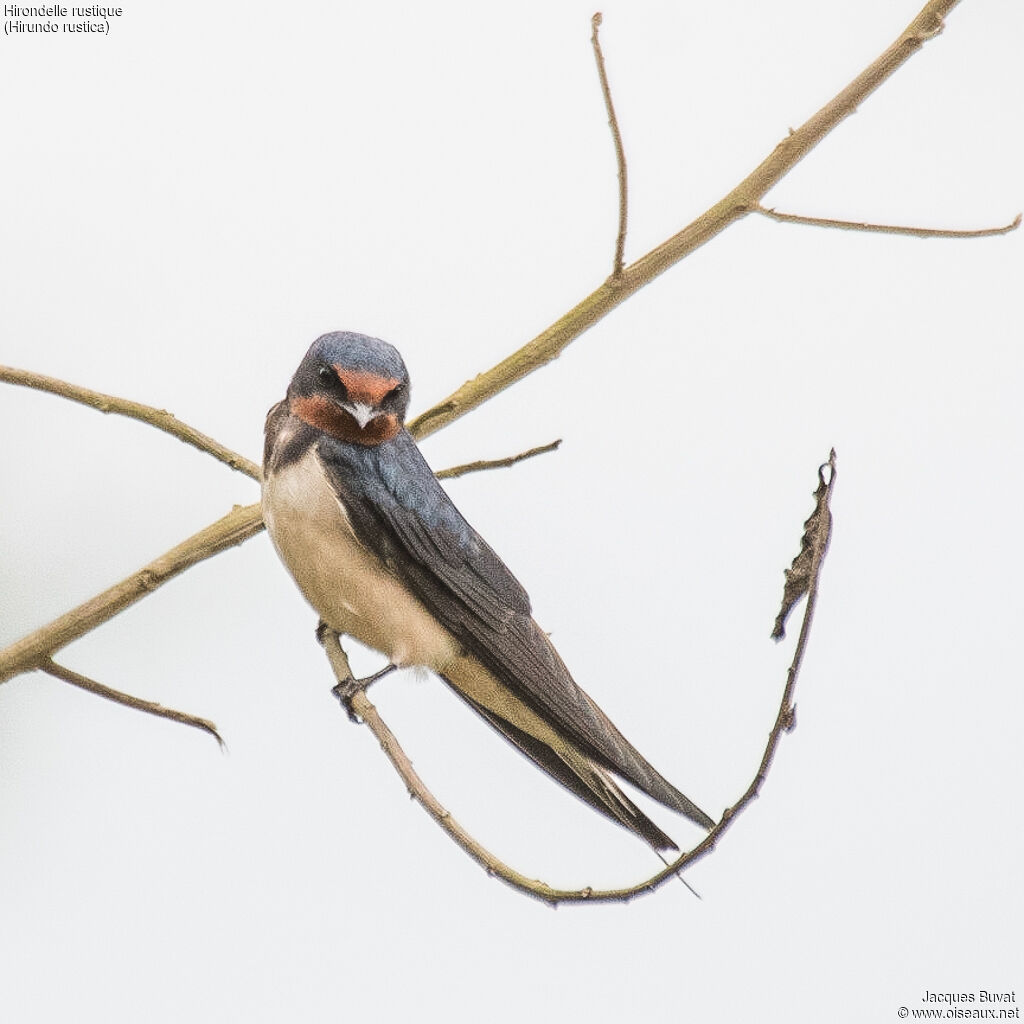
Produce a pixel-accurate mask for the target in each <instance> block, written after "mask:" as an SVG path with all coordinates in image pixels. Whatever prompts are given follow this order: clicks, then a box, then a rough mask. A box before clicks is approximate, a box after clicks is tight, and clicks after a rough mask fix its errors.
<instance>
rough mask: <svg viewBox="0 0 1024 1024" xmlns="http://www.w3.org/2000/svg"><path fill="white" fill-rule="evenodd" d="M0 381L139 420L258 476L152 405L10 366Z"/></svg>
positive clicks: (252, 466)
mask: <svg viewBox="0 0 1024 1024" xmlns="http://www.w3.org/2000/svg"><path fill="white" fill-rule="evenodd" d="M0 381H4V382H6V383H8V384H17V385H20V386H21V387H25V388H34V389H35V390H36V391H48V392H49V393H50V394H51V395H59V396H60V397H61V398H67V399H70V400H71V401H72V402H79V403H80V404H82V405H87V406H89V408H91V409H98V410H99V411H100V412H103V413H116V414H117V415H118V416H127V417H128V418H129V419H133V420H140V421H141V422H143V423H148V424H149V425H150V426H151V427H156V428H157V429H158V430H162V431H164V433H166V434H171V435H172V436H174V437H176V438H178V440H179V441H184V442H185V443H186V444H190V445H192V446H193V447H194V448H198V449H199V450H200V451H202V452H206V453H207V455H212V456H213V457H214V458H215V459H219V460H220V461H221V462H223V463H225V464H226V465H228V466H230V467H231V468H232V469H236V470H238V472H239V473H245V475H246V476H251V477H252V478H253V480H259V479H260V477H261V474H260V467H259V466H257V465H256V463H255V462H253V461H252V460H250V459H247V458H246V457H245V456H244V455H239V454H238V453H237V452H233V451H232V450H231V449H230V448H225V447H224V445H222V444H221V443H220V442H219V441H215V440H214V439H213V438H212V437H208V436H207V435H206V434H204V433H202V432H201V431H199V430H196V429H195V427H190V426H189V425H188V424H187V423H182V421H181V420H179V419H177V418H176V417H175V416H172V415H171V414H170V413H169V412H167V411H165V410H164V409H155V408H154V407H153V406H151V405H143V404H142V403H141V402H133V401H131V400H129V399H127V398H117V397H115V396H114V395H105V394H103V393H102V392H100V391H90V390H89V389H88V388H82V387H79V386H78V385H77V384H69V383H68V382H67V381H63V380H58V379H57V378H56V377H47V376H46V375H45V374H42V373H32V372H31V371H30V370H17V369H15V368H14V367H13V366H0Z"/></svg>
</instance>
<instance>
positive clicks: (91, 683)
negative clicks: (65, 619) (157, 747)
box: [39, 658, 224, 750]
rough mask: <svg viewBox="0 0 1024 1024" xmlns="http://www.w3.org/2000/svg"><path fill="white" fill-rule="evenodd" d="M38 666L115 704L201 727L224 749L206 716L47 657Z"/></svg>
mask: <svg viewBox="0 0 1024 1024" xmlns="http://www.w3.org/2000/svg"><path fill="white" fill-rule="evenodd" d="M39 668H40V669H42V671H43V672H46V673H47V674H48V675H51V676H53V677H54V678H56V679H61V680H63V681H64V682H65V683H70V684H71V685H72V686H77V687H79V688H81V689H83V690H88V691H89V693H95V694H96V695H97V696H100V697H104V698H106V699H107V700H112V701H114V703H116V704H123V705H124V706H125V707H129V708H134V709H135V710H136V711H144V712H145V713H146V714H147V715H156V716H157V717H158V718H169V719H170V720H171V721H172V722H180V723H181V724H182V725H191V726H192V727H193V728H195V729H202V730H203V732H208V733H209V734H210V735H211V736H212V737H213V738H214V739H215V740H216V741H217V742H218V743H219V744H220V747H221V749H222V750H223V749H224V741H223V740H222V739H221V737H220V733H219V732H217V726H215V725H214V724H213V722H211V721H209V720H208V719H206V718H199V717H198V716H196V715H190V714H187V713H186V712H184V711H175V710H174V708H165V707H164V706H163V704H157V703H156V701H152V700H143V699H142V698H141V697H133V696H132V695H131V694H130V693H122V692H121V691H120V690H114V689H112V688H111V687H109V686H104V685H103V683H97V682H96V680H95V679H90V678H89V677H88V676H83V675H82V674H81V673H80V672H75V671H73V670H72V669H70V668H65V667H64V666H63V665H58V664H57V662H55V661H52V660H51V659H49V658H47V659H46V660H45V661H42V662H40V664H39Z"/></svg>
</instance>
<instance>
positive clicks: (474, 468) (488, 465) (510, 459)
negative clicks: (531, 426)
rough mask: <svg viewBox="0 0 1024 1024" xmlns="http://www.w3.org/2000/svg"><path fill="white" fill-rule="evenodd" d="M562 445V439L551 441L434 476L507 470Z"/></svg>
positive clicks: (444, 471)
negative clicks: (514, 453)
mask: <svg viewBox="0 0 1024 1024" xmlns="http://www.w3.org/2000/svg"><path fill="white" fill-rule="evenodd" d="M561 443H562V439H561V438H559V439H558V440H557V441H551V442H550V443H549V444H542V445H540V447H538V448H530V449H528V450H527V451H525V452H520V453H519V454H518V455H509V456H507V457H506V458H504V459H477V461H476V462H464V463H463V464H462V465H461V466H451V467H450V468H449V469H439V470H438V471H437V472H436V473H435V474H434V476H436V477H437V479H438V480H451V479H454V478H455V477H457V476H465V475H466V474H467V473H479V472H480V471H481V470H484V469H505V468H507V467H508V466H514V465H515V464H516V463H517V462H522V461H523V460H524V459H532V458H533V457H534V456H535V455H544V454H545V453H547V452H553V451H556V450H557V448H558V446H559V445H560V444H561Z"/></svg>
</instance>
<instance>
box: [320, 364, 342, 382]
mask: <svg viewBox="0 0 1024 1024" xmlns="http://www.w3.org/2000/svg"><path fill="white" fill-rule="evenodd" d="M317 373H318V374H319V376H320V379H321V380H322V381H323V382H324V383H325V384H333V383H334V382H335V381H336V380H337V379H338V375H337V374H336V373H335V372H334V367H333V366H321V367H320V369H319V370H317Z"/></svg>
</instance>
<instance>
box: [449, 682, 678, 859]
mask: <svg viewBox="0 0 1024 1024" xmlns="http://www.w3.org/2000/svg"><path fill="white" fill-rule="evenodd" d="M442 679H444V677H443V676H442ZM444 681H445V682H446V683H447V684H448V685H449V686H450V687H451V689H452V690H453V691H454V692H455V693H457V694H458V695H459V696H460V697H461V698H462V699H463V700H464V701H465V702H466V703H467V704H468V705H469V706H470V707H471V708H472V709H473V710H474V711H476V712H477V713H478V714H479V715H481V716H482V717H483V718H484V719H485V720H486V721H488V722H489V723H490V724H491V725H493V726H494V728H495V729H497V730H498V732H500V733H501V734H502V735H503V736H504V737H505V738H506V739H507V740H508V741H509V742H510V743H511V744H512V745H513V746H514V747H515V748H516V749H517V750H518V751H519V752H520V753H522V754H525V755H526V756H527V757H528V758H529V759H530V760H531V761H533V763H534V764H536V765H537V766H538V767H539V768H541V769H542V770H543V771H545V772H547V774H548V775H550V776H551V777H552V778H554V779H555V780H556V781H558V782H560V783H561V784H562V785H563V786H565V788H566V789H568V790H569V791H570V792H571V793H574V794H575V795H576V796H577V797H579V798H580V799H581V800H583V801H584V802H585V803H587V804H589V805H590V806H591V807H593V808H594V810H596V811H599V812H600V813H601V814H603V815H604V816H605V817H607V818H609V819H611V820H612V821H614V822H616V823H618V824H619V825H622V826H624V827H625V828H627V829H629V830H630V831H631V832H634V833H635V834H636V835H638V836H640V838H641V839H644V840H645V841H646V842H648V843H650V845H651V846H652V847H654V849H655V850H678V849H679V847H678V846H677V845H676V844H675V842H674V841H673V840H672V838H671V837H670V836H668V835H666V834H665V833H664V832H663V831H662V830H661V829H660V828H658V826H657V825H655V823H654V822H653V821H651V819H650V818H648V817H647V815H646V814H644V813H643V811H641V810H640V808H639V807H637V806H636V804H634V803H633V801H632V800H630V799H629V797H628V796H626V794H625V793H624V792H623V791H622V790H621V789H620V788H619V786H618V785H616V783H615V780H614V779H612V778H611V776H610V775H609V774H608V772H607V771H605V769H604V768H602V767H601V766H600V765H599V764H597V763H596V762H595V761H594V759H593V758H591V757H589V756H588V755H586V754H584V753H583V752H582V751H580V750H578V749H577V748H576V746H575V745H574V744H571V743H568V742H567V741H565V742H563V743H561V744H560V745H559V746H560V748H561V749H560V750H559V752H556V751H555V750H554V749H553V748H552V747H550V746H549V745H548V744H546V743H543V742H542V741H540V740H538V739H535V738H534V737H533V736H531V735H530V734H529V733H527V732H524V731H523V730H522V729H520V728H518V727H517V726H515V725H513V724H512V723H511V722H508V721H506V720H505V719H504V718H501V717H499V716H498V715H496V714H494V712H492V711H489V710H488V709H487V708H485V707H483V706H482V705H480V704H478V703H477V702H476V701H475V700H473V699H472V698H471V697H469V696H468V695H467V694H466V693H465V692H464V691H463V690H462V689H460V688H459V687H458V686H456V685H455V684H454V683H452V682H451V680H449V679H444Z"/></svg>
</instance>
